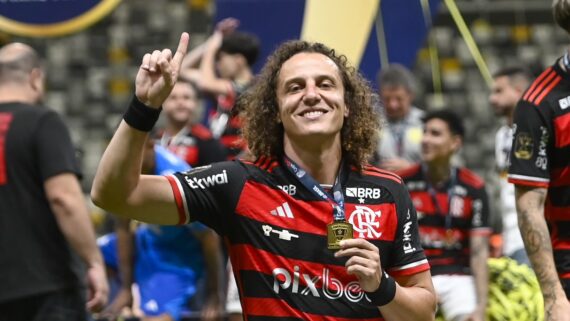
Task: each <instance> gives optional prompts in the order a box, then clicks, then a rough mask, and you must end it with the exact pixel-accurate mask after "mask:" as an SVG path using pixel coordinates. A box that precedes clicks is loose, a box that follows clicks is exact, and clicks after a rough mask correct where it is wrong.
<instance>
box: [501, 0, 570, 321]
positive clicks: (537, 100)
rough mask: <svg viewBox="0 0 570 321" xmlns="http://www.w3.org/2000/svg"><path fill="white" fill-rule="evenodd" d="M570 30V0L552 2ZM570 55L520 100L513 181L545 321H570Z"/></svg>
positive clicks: (556, 14) (560, 20)
mask: <svg viewBox="0 0 570 321" xmlns="http://www.w3.org/2000/svg"><path fill="white" fill-rule="evenodd" d="M553 10H554V17H555V20H556V22H557V23H558V25H559V26H560V27H562V28H563V29H564V30H565V31H566V32H568V33H570V1H568V0H555V1H553ZM569 107H570V57H569V53H568V52H567V53H566V54H565V55H564V56H563V57H561V58H559V59H557V60H556V62H555V63H554V65H552V66H551V67H549V68H548V69H546V70H545V71H544V72H543V73H542V74H541V75H540V76H539V77H538V78H537V79H536V80H535V81H534V82H533V83H532V85H531V86H530V87H529V88H528V89H527V90H526V92H525V93H524V95H523V97H522V98H521V100H520V101H519V103H518V104H517V107H516V109H515V115H514V122H513V132H514V134H513V135H514V136H513V148H512V150H511V154H510V168H509V176H508V177H509V182H511V183H513V184H515V186H516V190H515V192H516V193H515V197H516V202H517V212H518V216H519V226H520V228H521V235H522V237H523V240H524V243H525V247H526V250H527V253H528V256H529V258H530V260H531V263H532V266H533V268H534V270H535V272H536V275H537V277H538V280H539V282H540V286H541V289H542V293H543V296H544V305H545V316H546V318H545V320H570V302H569V299H570V196H569V195H570V108H569Z"/></svg>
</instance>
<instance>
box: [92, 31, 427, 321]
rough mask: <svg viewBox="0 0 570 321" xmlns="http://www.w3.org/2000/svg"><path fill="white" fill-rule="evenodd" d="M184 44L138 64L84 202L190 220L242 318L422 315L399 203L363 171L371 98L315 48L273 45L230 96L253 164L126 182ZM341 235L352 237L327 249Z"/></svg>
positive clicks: (413, 229)
mask: <svg viewBox="0 0 570 321" xmlns="http://www.w3.org/2000/svg"><path fill="white" fill-rule="evenodd" d="M187 43H188V35H187V34H183V35H182V37H181V40H180V43H179V47H178V50H177V53H176V54H175V55H174V57H173V58H171V57H172V54H171V53H170V50H167V49H165V50H163V51H162V52H160V54H158V55H154V54H153V55H151V54H148V55H145V57H144V58H143V62H142V65H141V68H140V70H139V73H138V75H137V79H138V80H139V81H138V82H137V88H136V95H135V98H134V99H133V103H132V104H131V106H130V107H129V110H128V111H127V112H126V114H125V117H124V121H123V122H122V123H121V124H120V126H119V128H118V129H117V132H116V133H115V135H114V136H113V139H112V140H111V143H110V145H109V146H108V148H107V150H106V151H105V153H104V155H103V158H102V159H101V163H100V165H99V168H98V170H97V174H96V176H95V180H94V183H93V189H92V191H91V193H92V197H93V200H94V201H95V203H96V204H98V205H99V206H102V207H104V208H106V209H108V210H110V211H111V212H113V213H118V214H119V215H122V216H125V217H131V218H136V219H138V220H142V221H147V222H153V223H158V224H185V223H187V222H190V221H195V220H198V221H202V222H203V223H205V224H206V225H208V226H210V227H212V228H214V229H215V230H216V231H218V233H220V234H221V235H222V236H223V237H224V239H225V240H226V241H227V243H228V247H229V249H230V257H231V261H232V265H233V269H234V275H235V276H236V280H237V284H238V289H239V294H240V299H241V303H242V306H243V312H244V315H245V317H246V318H247V319H248V320H277V319H279V320H325V319H326V320H333V319H334V320H403V321H405V320H431V319H433V317H434V313H435V303H436V299H435V294H434V289H433V285H432V282H431V277H430V274H429V264H428V263H427V260H426V258H425V255H424V252H423V249H422V248H421V245H420V242H419V235H418V226H417V217H416V211H415V209H414V207H413V204H412V202H411V199H410V197H409V194H408V193H407V191H406V189H405V187H404V185H403V182H402V181H401V179H400V178H399V177H398V176H396V175H394V174H392V173H389V172H385V171H382V170H379V169H376V168H374V167H371V166H368V165H366V162H367V160H368V159H369V157H370V155H371V154H372V152H373V151H374V148H375V146H376V145H375V142H374V139H370V138H371V137H375V136H376V135H375V133H377V130H378V129H379V121H378V117H376V115H375V112H374V108H373V104H372V99H371V97H372V95H371V89H370V88H369V87H368V85H367V84H366V81H365V80H364V79H363V78H362V77H361V76H360V75H359V74H358V73H357V72H355V71H354V69H353V68H350V67H349V66H348V65H347V60H346V58H345V57H344V56H339V55H338V54H337V53H336V52H335V51H334V50H332V49H330V48H327V47H326V46H324V45H322V44H319V43H308V42H305V41H290V42H286V43H284V44H282V45H281V46H280V47H279V48H278V49H277V50H276V51H275V52H274V53H273V54H272V55H271V57H270V58H269V60H268V63H267V64H266V66H265V67H264V68H263V70H262V72H261V76H260V77H261V78H260V81H259V82H256V83H255V84H254V85H253V87H252V88H251V89H250V90H248V91H247V92H246V95H245V96H244V97H243V99H244V100H243V103H244V105H243V107H244V109H243V115H244V127H243V128H244V136H245V138H246V139H247V141H248V144H249V147H250V150H251V153H252V155H255V157H256V160H255V161H252V162H248V161H242V160H234V161H231V162H222V163H217V164H213V165H211V166H205V167H201V168H196V169H193V170H191V171H188V172H186V173H177V174H175V175H170V176H166V177H164V176H163V177H160V176H152V175H151V176H145V175H142V176H141V175H139V172H140V159H141V157H142V156H141V155H142V149H143V146H144V141H145V139H146V138H147V136H148V134H146V133H145V131H149V130H150V129H151V128H152V125H153V124H154V122H155V121H156V118H158V113H159V110H160V109H159V106H160V105H161V104H162V102H163V100H164V98H165V97H166V96H167V95H168V92H169V91H170V90H171V88H172V85H173V82H174V81H175V80H176V78H177V76H178V71H179V68H180V63H181V61H182V57H183V55H184V52H185V50H186V47H187ZM155 53H157V51H155ZM270 98H271V99H270ZM157 213H160V215H157ZM333 222H334V223H335V225H331V223H333ZM338 227H342V230H337V229H336V228H338ZM350 228H352V229H353V230H354V238H353V239H343V240H342V241H341V242H339V243H338V244H337V243H336V240H337V237H342V236H347V235H349V233H350V232H348V231H349V229H350ZM329 229H330V230H331V231H332V233H331V234H328V233H327V231H328V230H329ZM338 231H340V232H338ZM337 232H338V233H337ZM328 237H330V239H331V240H332V241H331V240H329V238H328ZM327 244H332V245H338V246H339V249H338V250H337V251H331V250H329V249H328V248H327V247H328V245H327Z"/></svg>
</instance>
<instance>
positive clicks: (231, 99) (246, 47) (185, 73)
mask: <svg viewBox="0 0 570 321" xmlns="http://www.w3.org/2000/svg"><path fill="white" fill-rule="evenodd" d="M238 26H239V21H238V20H236V19H233V18H226V19H224V20H222V21H220V22H219V23H218V24H217V25H216V27H215V30H214V33H213V34H212V35H211V36H210V37H209V38H208V40H207V41H206V42H205V43H204V44H202V45H200V46H198V47H196V48H195V49H194V50H192V51H191V52H190V53H188V55H187V56H186V58H185V59H184V65H183V67H182V74H181V75H182V77H183V78H188V79H189V80H191V81H192V82H193V83H194V84H195V85H196V86H197V87H198V88H199V89H200V91H202V92H203V93H204V94H207V95H211V96H214V97H215V99H216V107H215V111H214V112H213V113H212V114H211V115H210V118H209V124H210V130H211V131H212V134H213V136H214V138H216V139H220V142H221V143H222V144H223V145H224V146H225V147H226V148H227V151H228V159H233V158H235V157H237V156H238V155H240V154H242V153H244V152H246V151H247V143H246V142H245V141H244V140H243V138H242V137H241V120H240V118H239V117H238V114H239V111H237V110H235V109H234V107H235V105H236V101H237V100H238V98H239V96H240V95H241V94H242V93H243V92H244V91H245V90H246V89H247V87H249V85H250V84H251V82H252V81H253V78H254V75H253V70H252V66H253V64H254V63H255V61H256V60H257V56H258V54H259V39H258V38H257V37H256V36H255V35H252V34H250V33H245V32H240V31H237V30H236V29H237V27H238Z"/></svg>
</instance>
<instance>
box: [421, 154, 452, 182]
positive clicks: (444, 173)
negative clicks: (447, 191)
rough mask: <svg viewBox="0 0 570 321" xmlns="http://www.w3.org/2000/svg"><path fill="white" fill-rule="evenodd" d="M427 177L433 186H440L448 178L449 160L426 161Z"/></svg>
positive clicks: (449, 173) (449, 171) (449, 172)
mask: <svg viewBox="0 0 570 321" xmlns="http://www.w3.org/2000/svg"><path fill="white" fill-rule="evenodd" d="M426 166H427V173H426V175H427V179H428V181H429V182H430V183H431V184H432V185H433V186H441V185H442V184H444V183H445V182H447V181H448V180H449V179H450V175H451V160H446V161H439V162H437V161H433V162H430V163H426Z"/></svg>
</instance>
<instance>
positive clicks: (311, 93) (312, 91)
mask: <svg viewBox="0 0 570 321" xmlns="http://www.w3.org/2000/svg"><path fill="white" fill-rule="evenodd" d="M320 99H321V96H320V94H319V92H318V88H317V86H315V85H314V84H308V85H307V87H305V95H304V96H303V100H304V102H305V103H306V104H315V103H317V102H319V101H320Z"/></svg>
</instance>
